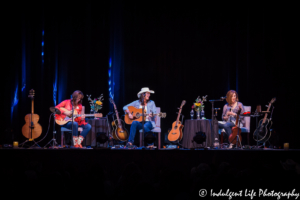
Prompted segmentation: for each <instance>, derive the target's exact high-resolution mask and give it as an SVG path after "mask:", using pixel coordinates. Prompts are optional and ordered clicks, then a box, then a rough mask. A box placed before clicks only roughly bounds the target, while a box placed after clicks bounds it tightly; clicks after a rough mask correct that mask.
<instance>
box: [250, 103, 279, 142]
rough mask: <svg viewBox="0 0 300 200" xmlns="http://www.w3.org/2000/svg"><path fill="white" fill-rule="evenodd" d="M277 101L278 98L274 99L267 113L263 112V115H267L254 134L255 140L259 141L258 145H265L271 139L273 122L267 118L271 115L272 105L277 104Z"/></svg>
mask: <svg viewBox="0 0 300 200" xmlns="http://www.w3.org/2000/svg"><path fill="white" fill-rule="evenodd" d="M275 100H276V98H273V99H272V100H271V101H270V103H269V105H268V109H267V111H265V112H262V113H265V116H264V118H263V119H261V120H260V121H259V124H258V127H257V128H256V130H255V131H254V133H253V139H254V140H255V141H257V143H258V142H261V143H264V142H266V141H267V140H269V139H270V137H271V133H270V128H271V126H272V124H273V122H272V120H271V118H270V119H268V118H267V116H268V113H270V108H271V105H272V104H273V103H274V102H275ZM273 109H274V107H273ZM272 112H273V110H272Z"/></svg>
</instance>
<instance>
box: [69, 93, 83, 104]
mask: <svg viewBox="0 0 300 200" xmlns="http://www.w3.org/2000/svg"><path fill="white" fill-rule="evenodd" d="M80 96H81V98H80ZM83 97H84V95H83V93H82V92H81V91H80V90H76V91H74V92H73V94H72V99H71V101H72V105H74V106H77V105H78V104H82V99H83ZM79 98H80V101H79V102H78V104H76V100H77V99H79Z"/></svg>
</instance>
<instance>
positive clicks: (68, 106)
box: [55, 90, 91, 148]
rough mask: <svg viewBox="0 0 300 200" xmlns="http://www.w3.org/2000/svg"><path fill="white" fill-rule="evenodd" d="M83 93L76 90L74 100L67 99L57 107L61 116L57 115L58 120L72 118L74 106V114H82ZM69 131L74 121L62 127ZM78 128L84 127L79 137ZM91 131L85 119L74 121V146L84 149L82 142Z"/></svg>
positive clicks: (78, 118)
mask: <svg viewBox="0 0 300 200" xmlns="http://www.w3.org/2000/svg"><path fill="white" fill-rule="evenodd" d="M83 97H84V96H83V93H82V92H81V91H79V90H76V91H74V92H73V94H72V99H67V100H64V101H62V102H61V103H60V104H58V105H57V106H55V108H57V109H59V110H60V112H61V114H60V115H56V119H61V118H62V119H64V118H65V117H66V116H68V117H71V116H72V106H74V114H81V111H82V99H83ZM62 126H63V127H65V128H67V129H72V121H69V122H67V123H66V124H65V125H62ZM78 126H80V127H82V129H83V131H82V132H81V133H80V135H79V136H78ZM90 130H91V125H90V124H88V123H87V122H85V117H84V116H81V117H77V118H75V119H74V120H73V134H72V135H73V144H74V147H76V148H78V147H79V148H82V145H81V143H82V141H83V139H84V138H85V136H86V135H87V134H88V132H89V131H90Z"/></svg>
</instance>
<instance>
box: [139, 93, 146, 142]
mask: <svg viewBox="0 0 300 200" xmlns="http://www.w3.org/2000/svg"><path fill="white" fill-rule="evenodd" d="M144 99H145V93H144V94H143V96H142V102H143V103H142V126H143V131H142V140H143V138H144V133H145V128H144V124H145V119H144V116H145V115H144V110H145V102H144ZM140 142H143V141H141V139H140Z"/></svg>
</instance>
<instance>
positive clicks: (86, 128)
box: [63, 122, 92, 138]
mask: <svg viewBox="0 0 300 200" xmlns="http://www.w3.org/2000/svg"><path fill="white" fill-rule="evenodd" d="M63 127H65V128H67V129H71V130H72V122H68V123H66V124H65V125H63ZM80 127H82V129H83V131H82V132H81V133H80V135H81V136H82V137H84V138H85V136H86V135H87V134H88V133H89V131H90V130H91V128H92V126H91V125H90V124H86V125H80ZM73 136H78V123H77V122H73Z"/></svg>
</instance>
